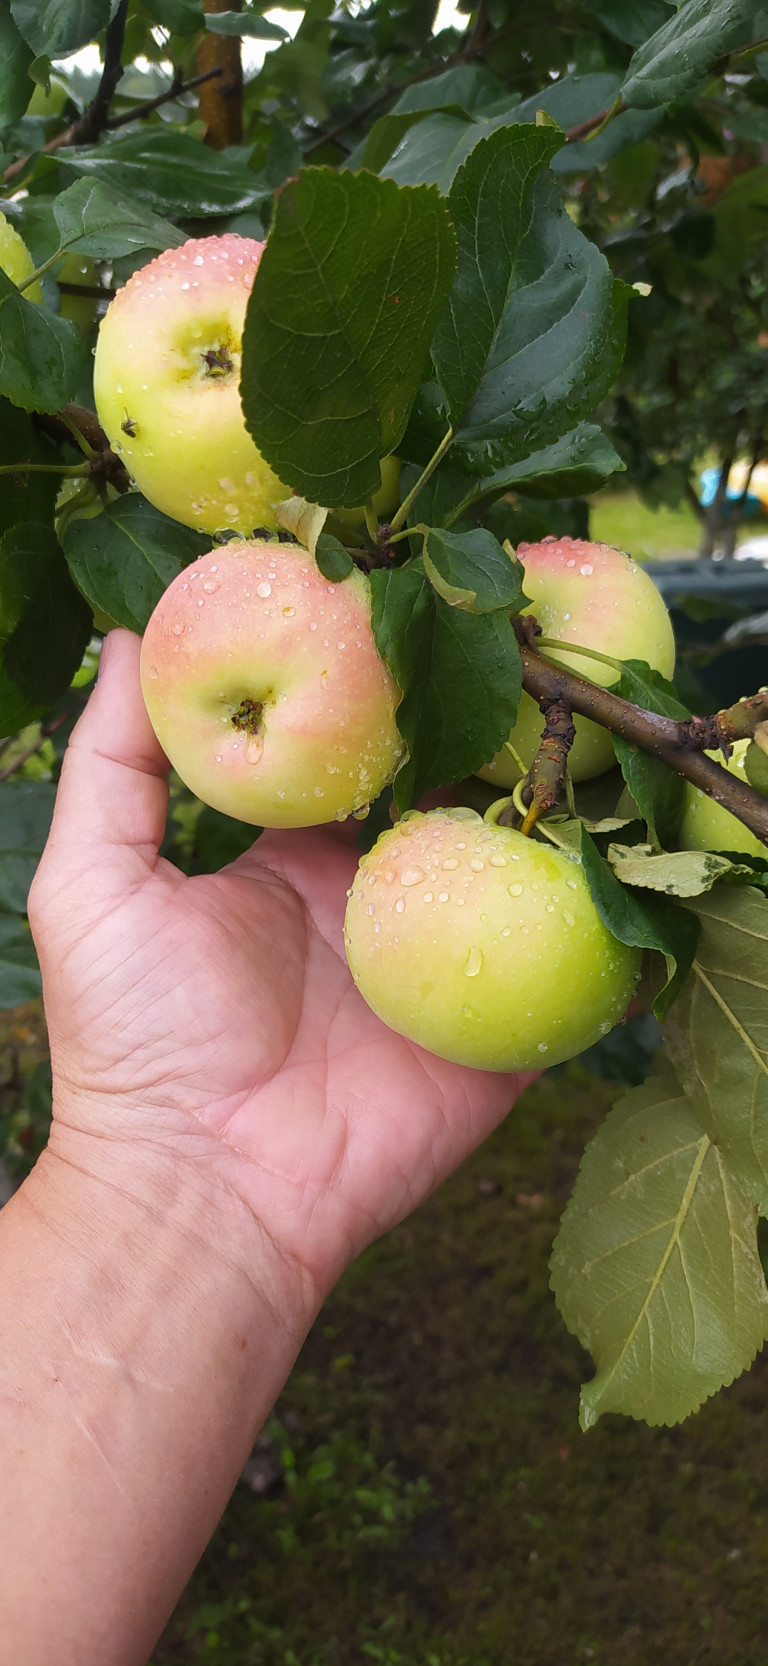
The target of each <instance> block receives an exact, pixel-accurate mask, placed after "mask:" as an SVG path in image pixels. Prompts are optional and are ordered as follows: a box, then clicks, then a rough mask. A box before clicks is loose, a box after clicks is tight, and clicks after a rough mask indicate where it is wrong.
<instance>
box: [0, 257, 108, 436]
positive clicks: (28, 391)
mask: <svg viewBox="0 0 768 1666" xmlns="http://www.w3.org/2000/svg"><path fill="white" fill-rule="evenodd" d="M87 365H88V349H87V347H86V345H85V342H84V341H83V337H82V335H81V334H80V331H79V330H78V329H77V327H76V325H75V324H71V323H70V322H69V320H68V319H66V318H58V317H57V316H56V314H55V313H53V312H49V311H48V309H47V308H46V307H41V306H38V305H37V303H36V302H34V301H27V300H25V298H24V296H23V295H20V294H19V291H18V289H17V288H16V285H15V284H13V283H11V280H10V278H8V277H6V274H5V272H3V271H2V270H0V394H5V396H6V398H7V399H10V401H11V404H12V405H20V406H21V407H22V409H23V410H25V411H60V410H61V408H62V406H63V405H66V403H67V400H68V399H72V398H73V397H74V395H75V393H76V392H77V389H78V387H79V385H80V381H81V379H82V377H83V376H84V374H85V371H86V367H87Z"/></svg>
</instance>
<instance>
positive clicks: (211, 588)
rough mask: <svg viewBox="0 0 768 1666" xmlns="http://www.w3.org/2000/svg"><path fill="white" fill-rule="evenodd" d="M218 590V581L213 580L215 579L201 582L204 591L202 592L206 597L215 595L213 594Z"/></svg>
mask: <svg viewBox="0 0 768 1666" xmlns="http://www.w3.org/2000/svg"><path fill="white" fill-rule="evenodd" d="M218 588H219V581H218V579H215V578H207V579H204V581H203V589H204V591H205V594H206V596H213V595H215V593H216V591H217V590H218Z"/></svg>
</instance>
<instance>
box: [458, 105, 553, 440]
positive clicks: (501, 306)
mask: <svg viewBox="0 0 768 1666" xmlns="http://www.w3.org/2000/svg"><path fill="white" fill-rule="evenodd" d="M559 144H560V134H559V133H558V132H557V131H553V130H552V129H551V128H546V127H528V126H525V127H514V128H503V129H501V131H500V132H498V133H494V134H492V135H491V136H489V137H488V138H487V139H483V141H482V142H481V143H480V144H479V145H476V147H475V149H474V150H473V152H472V155H471V156H470V157H469V158H468V159H467V161H466V162H465V163H464V165H463V167H462V168H460V169H459V172H458V173H457V175H456V178H455V179H454V182H453V185H452V187H451V193H450V196H449V199H448V206H449V211H450V215H451V220H452V222H453V225H454V227H455V230H456V235H457V240H458V266H457V270H456V277H455V280H454V284H453V289H452V291H451V298H450V303H449V306H448V307H447V308H446V311H445V313H444V314H443V317H442V318H441V320H440V322H439V324H438V326H437V329H436V331H435V338H434V341H433V344H432V357H433V360H434V363H435V369H436V371H437V375H438V379H439V381H440V385H441V387H442V388H443V390H444V392H445V394H446V395H447V397H448V404H449V411H450V418H451V422H452V423H453V425H454V427H456V425H457V424H458V422H459V420H460V418H461V417H462V416H463V414H464V412H465V411H466V409H467V406H468V405H469V403H470V401H471V399H472V398H473V396H474V395H475V394H476V392H477V389H478V387H479V386H480V384H481V382H482V379H483V376H484V373H485V370H486V366H487V364H488V360H489V356H490V353H491V349H492V347H493V343H494V341H495V339H496V335H497V333H498V330H499V327H500V323H501V320H502V318H503V316H504V313H505V311H506V309H507V307H508V306H509V302H510V294H511V292H512V291H513V290H514V289H515V288H516V287H517V284H516V275H517V269H518V262H519V260H520V258H521V249H520V245H521V243H522V242H523V240H524V238H525V236H526V233H527V232H528V231H529V228H530V219H531V206H532V191H533V186H534V183H535V181H536V179H537V178H538V176H539V174H540V173H541V171H542V169H544V168H547V167H548V165H549V162H550V160H551V158H552V156H553V155H554V153H555V151H556V150H557V149H558V147H559Z"/></svg>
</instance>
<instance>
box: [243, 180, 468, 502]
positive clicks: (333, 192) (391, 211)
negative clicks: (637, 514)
mask: <svg viewBox="0 0 768 1666" xmlns="http://www.w3.org/2000/svg"><path fill="white" fill-rule="evenodd" d="M453 270H454V238H453V232H452V230H451V226H450V222H449V219H448V215H447V213H446V210H445V206H444V204H443V203H442V202H441V201H440V198H439V196H438V194H437V192H436V191H433V190H430V189H427V188H423V189H418V190H413V191H403V190H398V188H397V187H396V186H394V185H392V184H391V183H390V182H389V181H386V180H380V179H377V178H376V177H375V176H374V175H373V174H351V173H342V174H338V173H335V172H334V171H333V170H332V169H330V168H308V169H306V170H305V172H304V173H303V174H301V175H300V176H299V178H298V179H297V180H293V181H290V182H289V183H288V185H286V187H285V188H284V190H283V191H282V192H281V193H280V195H279V197H278V199H277V206H276V210H275V220H274V223H273V227H272V230H271V232H270V235H269V238H268V240H267V246H266V249H265V251H264V254H263V256H262V259H261V263H260V265H259V269H258V272H257V274H256V279H255V282H254V285H253V290H252V293H251V298H250V301H249V304H248V313H247V316H246V324H245V332H244V336H243V369H242V381H241V395H242V401H243V409H244V412H245V419H246V423H247V426H248V430H249V432H250V433H251V434H252V436H253V438H254V440H255V442H256V444H257V446H258V448H259V450H260V451H261V452H262V454H263V455H264V456H265V457H266V459H267V462H268V463H269V464H270V467H271V468H273V469H274V471H275V473H276V474H277V475H278V476H279V478H280V479H281V480H286V481H287V482H288V483H289V484H290V485H291V486H293V487H294V488H296V489H297V490H298V491H300V492H301V493H302V494H303V496H304V497H306V498H308V499H310V501H313V502H317V503H322V504H324V505H326V506H327V507H328V508H335V507H338V506H340V505H342V504H347V505H349V504H356V503H364V502H365V501H366V500H367V498H368V497H369V496H370V494H371V493H372V492H373V491H375V490H376V488H377V486H378V485H379V482H380V459H381V458H382V457H386V456H388V455H389V454H390V453H391V452H393V451H395V450H396V449H397V445H398V442H399V440H400V439H401V438H402V435H403V432H404V429H405V425H406V422H407V420H408V414H409V412H410V408H411V405H412V402H413V399H414V395H415V393H416V389H417V387H418V385H419V381H420V380H421V375H422V370H423V363H424V357H425V354H426V351H427V348H428V345H429V341H430V338H431V335H432V331H433V329H434V325H435V320H436V317H437V315H438V312H439V310H440V308H441V306H442V305H443V303H444V301H445V299H446V297H447V293H448V289H449V287H450V283H451V279H452V277H453Z"/></svg>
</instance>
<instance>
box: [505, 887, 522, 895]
mask: <svg viewBox="0 0 768 1666" xmlns="http://www.w3.org/2000/svg"><path fill="white" fill-rule="evenodd" d="M507 890H508V892H509V894H510V896H511V897H521V896H522V894H523V887H522V885H508V886H507Z"/></svg>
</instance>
